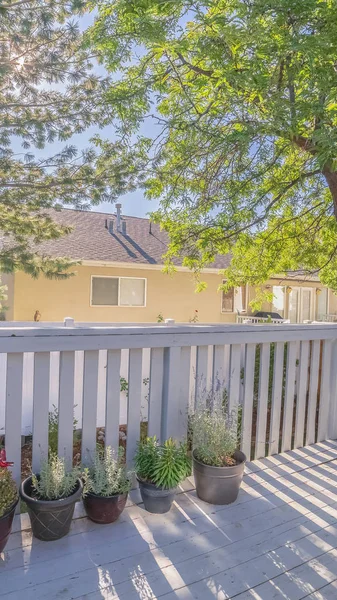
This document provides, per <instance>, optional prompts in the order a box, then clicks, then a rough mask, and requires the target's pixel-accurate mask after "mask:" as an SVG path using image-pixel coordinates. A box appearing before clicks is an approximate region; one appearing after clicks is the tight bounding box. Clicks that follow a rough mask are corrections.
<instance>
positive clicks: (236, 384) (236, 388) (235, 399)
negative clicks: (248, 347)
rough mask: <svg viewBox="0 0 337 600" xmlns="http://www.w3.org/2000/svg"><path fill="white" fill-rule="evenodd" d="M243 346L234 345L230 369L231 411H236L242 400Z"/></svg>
mask: <svg viewBox="0 0 337 600" xmlns="http://www.w3.org/2000/svg"><path fill="white" fill-rule="evenodd" d="M240 375H241V344H233V345H232V346H231V354H230V368H229V410H230V411H233V410H236V409H237V407H238V405H239V400H240V384H241V382H240Z"/></svg>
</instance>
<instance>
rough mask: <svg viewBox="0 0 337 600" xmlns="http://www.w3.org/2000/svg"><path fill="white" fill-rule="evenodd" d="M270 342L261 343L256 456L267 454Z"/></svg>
mask: <svg viewBox="0 0 337 600" xmlns="http://www.w3.org/2000/svg"><path fill="white" fill-rule="evenodd" d="M269 368H270V344H269V343H265V344H261V345H260V369H259V391H258V405H257V419H256V435H255V458H262V457H264V456H266V434H267V416H268V400H269Z"/></svg>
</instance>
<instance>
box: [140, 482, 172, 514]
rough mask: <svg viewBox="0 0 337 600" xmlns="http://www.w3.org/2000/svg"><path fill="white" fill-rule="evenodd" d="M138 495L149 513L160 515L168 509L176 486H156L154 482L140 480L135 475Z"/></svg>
mask: <svg viewBox="0 0 337 600" xmlns="http://www.w3.org/2000/svg"><path fill="white" fill-rule="evenodd" d="M137 481H138V483H139V489H140V495H141V497H142V500H143V502H144V508H145V510H147V511H148V512H150V513H155V514H157V515H162V514H163V513H166V512H168V511H169V510H170V508H171V506H172V502H173V500H174V497H175V494H176V488H171V489H168V490H167V489H163V488H158V487H157V486H156V485H154V483H148V482H147V481H142V480H141V479H139V478H138V477H137Z"/></svg>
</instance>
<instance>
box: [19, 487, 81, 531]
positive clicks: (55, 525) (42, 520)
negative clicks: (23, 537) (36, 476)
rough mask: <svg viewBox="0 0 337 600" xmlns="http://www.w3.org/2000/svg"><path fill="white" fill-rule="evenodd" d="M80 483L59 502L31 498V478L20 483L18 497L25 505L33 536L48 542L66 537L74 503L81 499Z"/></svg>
mask: <svg viewBox="0 0 337 600" xmlns="http://www.w3.org/2000/svg"><path fill="white" fill-rule="evenodd" d="M81 495H82V482H81V480H80V479H78V481H77V486H76V489H75V491H74V493H73V494H71V496H68V497H67V498H61V499H60V500H39V499H38V498H34V497H33V496H32V478H31V477H28V478H27V479H25V481H23V482H22V484H21V487H20V496H21V498H22V500H23V501H24V502H25V503H26V504H27V509H28V514H29V517H30V522H31V526H32V531H33V535H34V536H35V537H36V538H38V539H39V540H44V541H45V542H50V541H52V540H58V539H60V538H61V537H63V536H65V535H67V533H68V532H69V529H70V525H71V520H72V518H73V514H74V508H75V503H76V502H77V500H79V499H80V498H81Z"/></svg>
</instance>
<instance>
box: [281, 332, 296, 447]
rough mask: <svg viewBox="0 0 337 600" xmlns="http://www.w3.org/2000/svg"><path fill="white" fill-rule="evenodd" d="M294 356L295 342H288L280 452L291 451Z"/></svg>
mask: <svg viewBox="0 0 337 600" xmlns="http://www.w3.org/2000/svg"><path fill="white" fill-rule="evenodd" d="M296 355H297V342H289V343H288V347H287V368H286V383H285V396H284V408H283V427H282V441H281V452H286V451H287V450H291V437H292V427H293V416H294V399H295V375H296Z"/></svg>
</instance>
